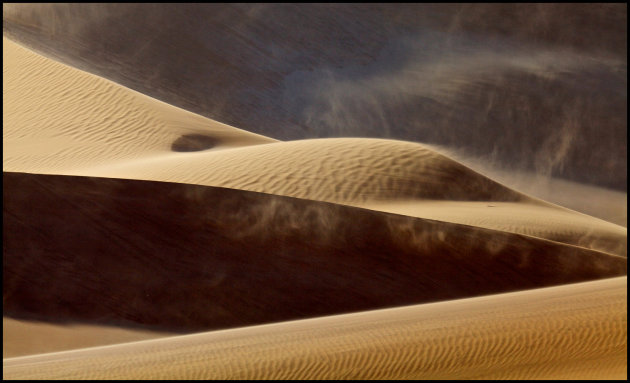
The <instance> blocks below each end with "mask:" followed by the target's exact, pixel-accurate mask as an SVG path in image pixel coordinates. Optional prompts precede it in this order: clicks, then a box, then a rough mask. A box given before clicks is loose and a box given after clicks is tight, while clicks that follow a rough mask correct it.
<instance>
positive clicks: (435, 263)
mask: <svg viewBox="0 0 630 383" xmlns="http://www.w3.org/2000/svg"><path fill="white" fill-rule="evenodd" d="M3 183H4V192H5V194H4V205H3V212H4V229H3V230H4V233H5V240H4V245H3V249H4V270H5V274H4V281H3V290H4V313H5V315H13V316H23V317H26V318H28V317H31V316H33V317H36V318H42V317H43V318H47V317H54V318H58V319H60V320H91V321H103V320H109V321H114V322H118V323H125V322H130V323H135V324H143V325H149V326H156V327H157V326H159V327H164V328H168V329H178V328H185V329H188V330H203V329H210V328H221V327H234V326H238V325H249V324H254V323H264V322H271V321H277V320H288V319H295V318H304V317H312V316H316V315H328V314H333V313H338V312H351V311H358V310H366V309H372V308H377V307H391V306H396V305H403V304H410V303H421V302H431V301H436V300H443V299H455V298H461V297H467V296H474V295H481V294H489V293H498V292H504V291H514V290H520V289H526V288H534V287H538V286H549V285H557V284H562V283H571V282H578V281H584V280H589V279H597V278H603V277H611V276H619V275H624V274H625V273H626V267H627V260H626V258H624V257H620V256H616V255H610V254H607V253H602V252H596V251H593V250H587V249H585V248H580V247H575V246H568V245H564V244H560V243H557V242H552V241H547V240H542V239H538V238H533V237H528V236H522V235H518V234H512V233H507V232H503V231H494V230H488V229H483V228H479V227H472V226H465V225H459V224H453V223H450V222H440V221H432V220H427V219H419V218H414V217H407V216H401V215H392V214H386V213H382V212H375V211H371V210H364V209H357V208H353V207H349V206H343V205H338V204H330V203H325V202H320V201H309V200H303V199H295V198H289V197H283V196H278V195H270V194H261V193H255V192H247V191H243V190H235V189H224V188H216V187H208V186H198V185H189V184H181V183H166V182H154V181H138V180H124V179H112V178H95V177H74V176H54V175H39V174H37V175H35V174H26V173H8V172H5V173H4V174H3ZM146 196H151V198H150V199H149V200H147V198H146ZM27 217H28V219H27ZM454 276H457V277H454ZM182 279H183V280H186V283H183V284H182V283H176V282H175V281H179V280H182ZM59 280H63V281H64V283H63V284H59V283H58V282H57V281H59ZM94 296H98V297H99V301H98V302H97V303H96V304H95V303H88V302H90V300H91V299H92V298H91V297H94ZM158 302H159V303H158ZM209 302H212V304H211V305H209ZM156 305H158V306H156ZM152 307H159V309H152Z"/></svg>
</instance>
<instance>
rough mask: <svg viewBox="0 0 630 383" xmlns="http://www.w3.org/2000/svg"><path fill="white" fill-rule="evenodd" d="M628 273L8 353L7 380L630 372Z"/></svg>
mask: <svg viewBox="0 0 630 383" xmlns="http://www.w3.org/2000/svg"><path fill="white" fill-rule="evenodd" d="M626 289H627V279H626V278H625V277H621V278H613V279H606V280H600V281H595V282H587V283H581V284H575V285H566V286H559V287H552V288H546V289H537V290H530V291H523V292H516V293H509V294H502V295H493V296H485V297H478V298H470V299H465V300H455V301H449V302H440V303H435V304H426V305H419V306H410V307H402V308H395V309H387V310H379V311H370V312H362V313H356V314H349V315H339V316H332V317H324V318H315V319H309V320H302V321H294V322H285V323H277V324H271V325H265V326H256V327H248V328H241V329H234V330H225V331H216V332H210V333H203V334H195V335H189V336H181V337H173V338H166V339H159V340H149V341H143V342H136V343H128V344H122V345H116V346H111V347H98V348H92V349H83V350H76V351H69V352H60V353H53V354H44V355H35V356H29V357H22V358H11V359H4V360H3V378H5V379H16V378H19V379H38V378H47V379H101V378H106V379H165V378H171V379H183V378H187V379H288V378H291V379H359V378H362V379H414V378H415V379H523V378H528V379H626V377H627V353H626V347H627V302H626Z"/></svg>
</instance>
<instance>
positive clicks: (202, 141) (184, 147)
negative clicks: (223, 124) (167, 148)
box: [171, 134, 219, 152]
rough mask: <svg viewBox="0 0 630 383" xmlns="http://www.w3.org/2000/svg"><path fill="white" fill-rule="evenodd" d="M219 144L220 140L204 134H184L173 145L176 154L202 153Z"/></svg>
mask: <svg viewBox="0 0 630 383" xmlns="http://www.w3.org/2000/svg"><path fill="white" fill-rule="evenodd" d="M218 143H219V140H217V139H216V138H213V137H209V136H204V135H202V134H184V135H183V136H181V137H179V138H178V139H176V140H175V141H173V144H172V145H171V150H172V151H174V152H200V151H202V150H208V149H212V148H213V147H215V146H216V145H217V144H218Z"/></svg>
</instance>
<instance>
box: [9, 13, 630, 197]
mask: <svg viewBox="0 0 630 383" xmlns="http://www.w3.org/2000/svg"><path fill="white" fill-rule="evenodd" d="M384 26H386V27H384ZM3 31H4V33H5V34H8V35H9V36H10V37H11V38H15V39H17V41H19V42H20V43H21V44H25V45H26V46H30V47H34V48H35V49H38V50H39V51H44V52H46V53H47V54H49V55H51V56H52V57H55V58H56V59H58V60H60V61H62V62H66V63H70V65H72V66H74V67H78V68H81V69H83V70H87V71H89V72H91V73H94V74H97V75H99V76H102V77H104V78H108V79H111V80H113V81H115V82H117V83H119V84H122V85H124V86H127V87H129V88H132V89H135V90H138V91H140V92H141V93H143V94H147V95H150V96H152V97H155V98H158V99H160V100H163V101H165V102H168V103H169V104H173V105H177V106H179V107H182V108H184V109H186V110H190V111H193V112H195V113H199V114H201V115H204V116H206V117H209V118H212V119H215V120H217V121H221V122H224V123H228V124H230V125H232V126H237V127H239V128H241V129H246V130H248V131H252V132H256V133H260V134H264V135H267V136H270V137H273V138H277V139H282V140H296V139H306V138H325V137H366V136H367V137H373V138H393V139H400V140H407V141H415V142H427V143H434V144H441V145H446V146H451V147H457V148H460V149H463V150H465V151H466V152H467V153H469V154H471V155H476V156H488V155H490V154H492V157H493V158H494V159H496V160H497V161H498V162H499V163H502V164H509V165H512V166H514V167H516V168H519V169H522V168H526V169H529V170H531V171H536V172H538V173H539V174H553V175H554V176H558V177H563V178H568V179H571V180H573V181H577V182H582V183H589V184H594V185H598V186H606V187H611V188H615V189H616V190H620V191H626V183H627V180H626V173H627V164H626V161H625V160H624V159H625V158H626V157H627V148H626V146H625V145H623V144H622V143H624V142H626V140H627V133H626V132H627V119H626V118H625V116H626V115H627V96H626V95H627V90H626V83H627V58H626V56H627V48H626V47H627V37H626V36H627V6H626V5H624V4H535V5H530V4H513V3H510V4H370V5H362V6H356V5H354V4H300V5H298V4H210V5H208V4H185V5H180V4H149V3H145V4H45V5H43V4H4V5H3Z"/></svg>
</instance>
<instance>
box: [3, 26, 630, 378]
mask: <svg viewBox="0 0 630 383" xmlns="http://www.w3.org/2000/svg"><path fill="white" fill-rule="evenodd" d="M3 59H4V60H3V119H4V123H3V146H4V152H3V170H4V174H3V194H4V196H3V238H4V241H3V266H4V270H3V309H4V314H5V315H9V316H10V317H12V318H22V319H29V318H30V319H39V320H45V321H48V322H51V323H55V322H56V323H57V324H59V323H68V324H77V323H82V324H84V325H86V324H90V325H94V324H101V325H104V324H109V325H112V324H114V325H120V326H125V325H135V326H138V325H142V326H145V328H147V329H148V328H151V329H154V330H158V329H159V330H161V331H167V330H168V331H206V330H211V329H223V328H229V327H238V326H247V325H255V324H261V323H270V322H281V321H286V320H292V319H297V318H310V317H317V316H323V315H332V314H339V313H348V312H356V311H362V310H370V309H377V308H385V307H394V306H402V305H409V304H417V303H428V302H436V301H443V302H441V303H436V304H428V305H421V306H417V307H414V308H401V309H392V310H386V311H380V312H374V313H368V314H365V313H364V314H355V315H356V316H352V315H350V316H344V317H339V318H319V319H313V320H312V321H311V322H299V323H298V322H294V323H278V324H274V325H271V326H270V327H257V328H250V329H240V330H233V332H230V331H218V332H215V333H209V334H206V335H198V336H193V337H188V338H173V339H171V340H164V343H160V342H161V341H149V342H148V343H136V344H134V345H121V346H111V347H106V348H99V349H91V350H82V351H77V352H76V353H59V354H51V355H48V356H41V358H44V359H37V358H40V357H32V358H33V359H31V358H29V357H25V358H11V359H5V360H4V371H5V372H4V377H5V378H10V377H23V378H27V377H29V375H27V374H29V373H30V374H35V375H32V376H37V377H40V378H52V377H55V376H57V377H59V378H62V377H68V376H73V377H93V378H105V377H129V378H131V377H142V378H154V377H156V376H157V375H159V376H160V377H174V378H183V377H189V378H209V377H243V378H245V377H267V378H272V377H331V378H333V377H336V378H339V377H381V378H395V377H427V378H440V377H451V378H453V377H471V378H472V377H479V378H483V377H524V378H532V377H534V378H535V377H548V378H576V377H577V378H579V377H594V378H606V377H620V376H625V375H626V368H625V365H626V363H625V362H626V353H625V346H626V342H627V340H626V329H625V325H626V304H625V299H626V292H625V291H626V290H625V286H626V279H625V277H624V278H616V279H611V280H605V281H599V282H592V283H590V284H588V283H587V284H582V285H566V286H562V287H555V288H553V289H550V290H536V291H521V292H515V293H510V294H507V295H501V296H496V297H493V298H469V299H468V300H463V301H461V300H458V301H455V299H460V298H466V297H473V296H479V295H487V294H497V293H505V292H513V291H518V290H527V289H534V288H539V287H544V286H553V285H560V284H569V283H576V282H581V281H589V280H593V279H601V278H610V277H616V276H622V275H625V274H626V273H627V260H626V258H625V255H626V254H625V252H626V242H627V239H626V238H627V229H626V228H625V227H621V226H619V225H615V224H612V223H608V222H604V221H602V220H600V219H596V218H593V217H589V216H585V215H584V214H580V213H576V212H573V211H570V210H568V209H565V208H560V207H558V206H556V205H553V204H551V203H547V202H544V201H542V200H539V199H536V198H533V197H530V196H527V195H525V194H523V193H520V192H518V191H515V190H512V189H510V188H508V187H505V186H504V185H501V184H500V183H497V182H495V181H493V180H492V179H490V178H488V177H485V176H483V175H481V174H479V173H477V172H475V171H473V170H471V169H470V168H468V167H466V166H465V165H463V164H462V163H460V162H457V161H455V160H453V159H451V158H449V157H447V156H444V155H442V154H440V153H438V152H437V151H435V150H432V149H431V148H430V147H428V146H426V145H422V144H419V143H412V142H405V141H396V140H382V139H363V138H337V139H311V140H302V141H289V142H279V141H276V140H274V139H271V138H267V137H263V136H259V135H256V134H252V133H248V132H246V131H242V130H239V129H236V128H233V127H231V126H228V125H224V124H221V123H218V122H215V121H212V120H209V119H207V118H203V117H200V116H198V115H195V114H192V113H189V112H186V111H184V110H181V109H179V108H175V107H172V106H170V105H167V104H165V103H162V102H159V101H157V100H154V99H152V98H150V97H147V96H144V95H142V94H140V93H137V92H134V91H131V90H129V89H126V88H124V87H122V86H120V85H117V84H115V83H113V82H110V81H107V80H104V79H102V78H99V77H97V76H94V75H90V74H87V73H85V72H82V71H79V70H77V69H73V68H71V67H68V66H66V65H63V64H60V63H57V62H55V61H53V60H50V59H47V58H45V57H43V56H40V55H37V54H35V53H33V52H31V51H29V50H27V49H25V48H22V47H20V46H18V45H17V44H15V43H13V42H11V41H9V40H7V39H6V38H3ZM28 173H36V174H28ZM76 176H80V177H76ZM99 177H105V178H99ZM140 180H144V181H140ZM392 213H395V214H392ZM621 255H623V257H622V256H621ZM182 281H184V282H185V283H182ZM554 289H555V290H554ZM372 316H374V317H372ZM344 318H346V319H344ZM347 318H350V319H347ZM352 318H356V319H352ZM346 320H347V321H348V322H347V323H346ZM296 323H297V324H296ZM300 323H307V324H308V323H311V324H313V325H312V326H313V327H312V328H311V327H309V326H311V325H306V327H303V326H305V325H302V324H300ZM320 325H321V326H323V327H321V330H318V329H319V328H320V327H319V326H320ZM335 326H340V327H335ZM13 328H16V327H13ZM84 329H85V331H87V332H90V331H89V330H87V328H84ZM266 329H275V330H273V331H272V332H273V334H269V335H267V334H266V333H265V331H267V330H266ZM55 331H56V330H54V331H53V330H51V331H46V335H42V337H44V336H46V337H47V338H48V337H50V338H49V340H44V339H42V341H43V342H44V343H48V345H54V343H55V342H54V341H53V339H54V336H55V335H54V333H55ZM95 331H97V332H98V331H101V330H95ZM80 332H81V331H77V332H76V335H77V336H79V333H80ZM241 332H242V334H244V335H238V334H241ZM34 333H35V332H34ZM226 334H227V335H226ZM230 334H236V335H235V338H234V340H232V338H230V336H232V335H230ZM119 335H121V336H122V333H121V334H119ZM91 336H95V337H96V338H98V337H99V336H100V335H99V334H98V333H95V334H92V335H91ZM117 336H118V335H117ZM226 336H227V338H226ZM283 337H284V338H283ZM89 338H90V336H87V338H86V340H84V341H81V340H77V342H76V343H74V344H75V345H76V346H77V347H82V346H84V345H85V343H83V344H82V343H81V342H90V340H89ZM206 338H207V340H206ZM119 339H120V338H119ZM193 339H198V340H199V342H200V343H195V342H193V341H191V340H193ZM261 339H263V340H261ZM182 340H183V344H182V343H181V342H182ZM120 341H124V340H123V339H120ZM99 342H100V340H99ZM169 342H173V343H169ZM188 342H191V344H188ZM222 342H223V343H222ZM230 342H236V343H230ZM146 345H148V348H147V349H146V350H147V351H142V350H144V348H143V347H147V346H146ZM15 347H17V346H15V345H13V346H12V345H11V343H7V342H6V340H5V342H4V348H5V349H6V350H5V351H4V353H5V354H6V353H7V352H9V353H11V352H16V350H17V349H16V348H15ZM46 347H48V346H46ZM55 347H56V346H55ZM119 347H121V348H120V349H119ZM265 347H269V348H268V349H267V348H265ZM58 349H59V348H58ZM50 350H51V349H50V348H48V349H47V348H45V347H43V346H42V347H41V348H40V347H39V346H38V347H34V348H32V349H31V351H32V352H46V351H50ZM108 350H109V351H108ZM110 351H111V353H110ZM14 355H15V354H14ZM72 355H75V356H78V357H77V359H75V358H74V357H72ZM145 356H146V358H145ZM47 358H52V359H47ZM29 360H31V361H33V363H32V364H31V363H30V362H29ZM411 360H413V361H416V362H410V361H411ZM213 363H216V364H213ZM73 366H74V367H73ZM76 366H81V367H80V368H79V369H78V370H77V369H76V368H75V367H76ZM620 366H623V367H620ZM57 373H59V374H60V375H55V374H57ZM14 374H15V375H14ZM38 374H39V375H38ZM64 374H69V375H64ZM117 374H118V375H117ZM153 374H157V375H153ZM212 374H217V375H212ZM252 374H254V375H252ZM256 374H258V375H256ZM317 374H319V375H317ZM423 374H424V375H423Z"/></svg>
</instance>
